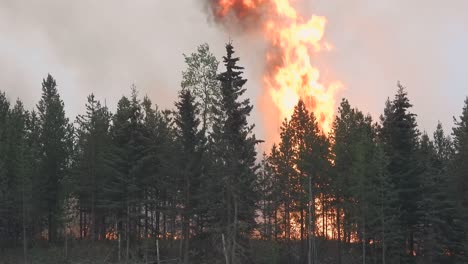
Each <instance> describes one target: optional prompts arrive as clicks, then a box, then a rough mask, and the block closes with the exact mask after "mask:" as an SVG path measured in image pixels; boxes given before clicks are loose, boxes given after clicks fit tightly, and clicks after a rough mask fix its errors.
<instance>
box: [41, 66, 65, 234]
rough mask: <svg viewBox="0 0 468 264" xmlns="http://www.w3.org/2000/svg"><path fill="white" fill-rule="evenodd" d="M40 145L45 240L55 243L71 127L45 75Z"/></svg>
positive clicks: (57, 96) (55, 85)
mask: <svg viewBox="0 0 468 264" xmlns="http://www.w3.org/2000/svg"><path fill="white" fill-rule="evenodd" d="M37 109H38V114H39V123H40V142H41V165H40V166H41V177H42V181H43V182H42V186H43V189H42V190H41V191H42V193H41V196H42V199H41V200H42V201H43V202H44V204H43V208H44V210H45V211H44V213H45V215H46V218H47V224H48V226H47V230H48V239H49V241H50V242H55V241H56V240H57V232H58V229H59V227H60V224H61V221H60V219H61V217H62V213H63V206H64V205H63V201H64V198H65V197H64V193H63V192H62V184H63V180H64V177H65V175H66V173H67V170H68V169H69V157H70V154H71V145H72V140H71V139H72V126H71V125H70V123H69V122H68V118H67V117H65V110H64V104H63V101H62V99H60V95H59V93H58V90H57V83H56V81H55V79H54V78H53V77H52V76H51V75H50V74H49V75H48V76H47V78H46V79H44V80H43V82H42V96H41V100H40V101H39V103H38V105H37Z"/></svg>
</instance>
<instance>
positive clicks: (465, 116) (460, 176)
mask: <svg viewBox="0 0 468 264" xmlns="http://www.w3.org/2000/svg"><path fill="white" fill-rule="evenodd" d="M454 122H455V126H454V128H453V132H452V135H453V147H454V157H453V173H454V176H455V177H454V180H453V184H454V186H455V188H454V189H455V190H456V193H457V201H459V203H460V210H459V211H460V215H461V217H462V221H463V225H464V226H463V230H465V232H464V233H465V237H464V238H463V240H462V243H463V246H464V249H463V251H464V252H467V250H468V235H467V233H466V230H468V224H467V223H468V181H467V177H468V97H467V98H466V99H465V104H464V106H463V110H462V113H461V115H460V116H459V118H458V119H456V118H454Z"/></svg>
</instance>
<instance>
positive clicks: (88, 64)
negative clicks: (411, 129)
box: [0, 0, 468, 138]
mask: <svg viewBox="0 0 468 264" xmlns="http://www.w3.org/2000/svg"><path fill="white" fill-rule="evenodd" d="M201 2H202V1H198V0H195V1H194V0H178V1H163V0H138V1H123V0H119V1H111V0H102V1H92V0H84V1H60V0H42V1H25V0H11V1H10V0H0V69H1V70H0V90H2V91H6V93H7V95H8V96H9V98H10V100H12V101H13V100H15V99H16V98H17V97H19V98H21V99H22V100H23V101H24V103H25V104H26V105H27V107H28V108H32V107H34V105H35V104H36V102H37V101H38V97H39V96H40V93H41V81H42V78H44V77H45V76H46V75H47V73H51V74H52V75H53V76H54V77H55V78H56V79H57V82H58V84H59V91H60V93H61V95H62V98H63V100H64V101H65V106H66V110H67V114H68V115H69V117H70V118H71V119H74V117H75V116H76V115H77V114H80V113H82V112H83V109H84V104H85V101H86V96H87V95H89V94H90V93H92V92H94V93H95V94H96V96H97V97H98V98H99V99H101V100H102V101H104V100H106V103H107V105H109V106H110V107H111V109H114V107H115V105H116V103H117V100H118V99H119V98H120V97H121V96H122V95H124V94H129V91H130V88H129V87H130V86H131V84H133V83H134V84H136V86H137V88H138V90H139V91H140V94H141V95H145V94H147V95H148V96H149V97H150V98H151V99H152V100H153V102H154V103H155V104H158V105H159V106H160V107H161V108H172V107H173V102H174V101H175V100H176V96H177V91H178V90H179V88H180V81H181V72H182V70H184V67H185V65H184V59H183V56H182V54H183V53H186V54H189V53H191V52H193V51H195V50H196V47H197V46H198V45H199V44H201V43H204V42H207V43H209V44H210V47H211V49H212V51H213V52H214V53H215V55H217V56H218V58H219V59H220V58H221V56H222V55H223V54H224V43H225V42H227V41H228V40H229V39H230V38H231V39H233V40H234V45H235V47H236V50H237V55H239V56H240V57H241V64H242V65H243V66H245V67H246V73H245V77H246V78H247V79H249V82H248V85H247V89H248V92H247V96H249V97H251V98H252V101H253V102H254V103H257V101H258V99H259V95H260V93H262V88H261V78H262V77H261V76H262V70H263V62H264V57H263V55H264V47H263V43H262V41H261V39H258V38H255V37H252V36H237V35H230V32H226V31H225V30H224V29H223V28H222V27H219V26H217V25H215V24H213V23H212V22H211V21H210V19H209V16H208V15H207V12H206V9H205V7H204V6H203V4H201ZM297 2H298V6H300V12H302V14H303V15H304V16H306V17H307V16H308V15H311V14H317V15H323V16H326V17H327V20H328V24H327V29H326V36H325V38H326V39H327V40H328V42H330V43H332V44H333V46H334V50H333V51H332V52H330V53H324V54H322V55H320V57H318V58H316V59H317V61H316V64H318V65H319V66H320V68H321V69H322V74H324V75H325V76H324V77H325V78H328V77H333V78H334V79H338V80H341V81H342V82H343V84H344V85H345V90H343V91H342V92H341V93H340V94H339V96H338V98H337V99H336V101H337V103H339V102H340V100H341V97H346V98H348V99H349V100H350V102H351V104H352V105H353V106H357V107H358V108H360V109H361V110H363V111H364V112H369V113H371V114H372V115H373V116H374V118H375V119H377V118H378V115H380V113H381V112H382V111H383V107H384V102H385V100H386V98H387V97H393V95H394V93H395V91H396V83H397V80H400V81H401V82H402V84H403V85H405V86H406V87H407V90H408V93H409V97H410V100H411V101H412V103H413V104H414V106H415V107H414V109H413V112H415V113H416V114H418V118H417V120H418V123H419V125H420V129H421V130H427V131H428V132H430V133H432V131H433V130H434V128H435V126H436V124H437V121H438V120H440V121H442V123H443V125H444V126H445V127H446V128H449V127H451V126H452V124H453V121H452V116H454V115H455V116H458V115H459V114H460V113H461V108H462V105H463V100H464V98H465V96H467V95H468V89H467V87H468V80H467V79H466V76H468V75H467V74H468V72H467V71H468V68H467V67H466V66H465V63H466V62H467V61H468V49H467V48H466V47H468V17H466V15H465V14H464V13H465V11H466V10H468V2H466V1H461V0H459V1H450V2H447V3H444V6H441V5H440V2H438V1H422V0H417V1H411V2H409V1H403V0H392V1H390V0H388V1H364V0H354V1H349V0H342V1H339V0H315V1H305V0H304V1H300V0H298V1H297ZM221 69H222V68H221ZM262 114H267V113H262V112H261V111H260V108H259V107H257V108H255V110H254V114H253V116H252V120H253V121H254V122H255V123H256V124H257V132H256V133H257V134H258V137H259V138H262V137H263V136H264V135H265V131H263V127H264V125H263V124H262V123H261V122H262V121H261V120H262V118H261V115H262Z"/></svg>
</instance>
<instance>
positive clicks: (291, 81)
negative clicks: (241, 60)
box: [212, 0, 342, 133]
mask: <svg viewBox="0 0 468 264" xmlns="http://www.w3.org/2000/svg"><path fill="white" fill-rule="evenodd" d="M213 1H214V3H215V4H214V5H213V12H214V14H215V16H216V18H217V19H218V20H221V21H222V22H232V21H233V20H232V19H234V20H235V22H236V23H237V25H238V26H239V25H240V26H241V27H243V29H245V30H252V28H255V27H257V29H258V30H261V31H262V33H263V34H264V37H265V39H266V40H267V41H268V44H269V48H268V50H267V54H266V65H267V68H266V72H265V74H264V76H263V82H264V87H265V88H266V91H267V93H265V94H264V97H266V98H263V99H262V101H263V102H267V103H266V104H267V105H270V103H268V102H273V103H274V105H275V106H276V108H277V110H278V116H277V118H278V120H277V122H278V123H277V124H278V125H279V124H280V122H281V121H282V120H283V119H285V118H290V116H291V115H292V113H293V110H294V106H295V105H296V104H297V102H298V101H299V99H302V100H303V101H304V103H305V105H306V107H307V109H308V110H309V111H311V112H314V114H315V116H316V118H317V121H318V123H319V126H320V128H321V129H322V131H323V132H324V133H328V132H329V131H330V129H331V125H332V122H333V118H334V110H335V94H336V92H337V90H339V89H340V88H341V87H342V84H341V82H339V81H332V82H329V83H324V81H323V80H321V77H320V71H319V69H318V68H317V67H315V66H314V65H312V59H313V57H314V55H317V53H319V52H321V51H330V50H332V48H333V46H332V45H331V44H330V43H328V42H325V41H323V36H324V33H325V24H326V22H327V20H326V18H325V17H323V16H315V15H314V16H312V17H311V18H310V19H309V20H305V19H304V18H303V17H302V16H300V15H299V14H298V13H297V11H296V9H295V8H294V7H293V6H292V3H291V2H293V0H212V2H213ZM271 113H272V112H271V111H269V112H268V115H271ZM269 118H270V116H267V119H269Z"/></svg>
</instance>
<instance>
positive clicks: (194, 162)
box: [175, 89, 201, 263]
mask: <svg viewBox="0 0 468 264" xmlns="http://www.w3.org/2000/svg"><path fill="white" fill-rule="evenodd" d="M196 106H197V105H196V104H195V98H194V97H193V96H192V94H191V92H190V91H189V90H186V89H183V90H181V91H180V94H179V101H178V102H177V103H176V108H177V115H176V118H175V124H176V126H177V138H178V140H179V142H180V145H181V151H182V152H181V155H180V165H179V168H181V169H180V172H181V175H182V177H181V188H180V189H181V190H182V195H183V197H182V204H183V207H184V209H183V212H182V239H183V241H184V245H183V248H181V250H182V252H181V259H183V261H184V263H189V251H190V244H189V243H190V233H191V232H190V222H191V218H192V216H193V214H194V212H195V208H194V204H195V203H194V198H193V197H196V196H194V195H193V194H194V193H197V191H198V190H197V189H196V187H198V186H199V179H198V178H199V174H200V169H201V168H200V155H199V154H200V134H199V133H200V132H199V131H198V124H199V122H200V121H199V120H198V118H197V116H196V115H197V108H196Z"/></svg>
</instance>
